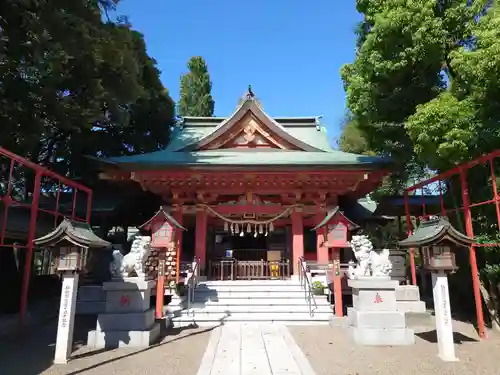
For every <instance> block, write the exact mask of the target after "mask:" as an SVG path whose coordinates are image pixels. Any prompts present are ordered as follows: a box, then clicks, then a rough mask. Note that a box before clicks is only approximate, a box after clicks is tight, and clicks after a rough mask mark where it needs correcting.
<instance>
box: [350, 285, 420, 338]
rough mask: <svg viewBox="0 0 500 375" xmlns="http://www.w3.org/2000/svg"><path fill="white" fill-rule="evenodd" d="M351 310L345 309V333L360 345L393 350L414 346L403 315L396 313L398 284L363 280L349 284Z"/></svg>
mask: <svg viewBox="0 0 500 375" xmlns="http://www.w3.org/2000/svg"><path fill="white" fill-rule="evenodd" d="M348 285H349V286H350V287H351V288H352V301H353V307H352V308H350V309H348V312H347V314H348V318H347V320H348V330H349V332H350V334H351V335H352V337H353V339H354V341H355V342H356V343H357V344H361V345H375V346H389V345H390V346H394V345H410V344H414V343H415V335H414V332H413V330H411V329H408V328H407V326H406V318H405V313H404V312H401V311H398V310H397V302H396V288H397V287H398V285H399V282H398V281H397V280H391V279H390V278H382V277H365V278H358V279H351V280H348Z"/></svg>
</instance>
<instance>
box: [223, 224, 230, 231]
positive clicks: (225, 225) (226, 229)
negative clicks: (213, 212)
mask: <svg viewBox="0 0 500 375" xmlns="http://www.w3.org/2000/svg"><path fill="white" fill-rule="evenodd" d="M227 231H229V224H228V223H227V221H224V232H227Z"/></svg>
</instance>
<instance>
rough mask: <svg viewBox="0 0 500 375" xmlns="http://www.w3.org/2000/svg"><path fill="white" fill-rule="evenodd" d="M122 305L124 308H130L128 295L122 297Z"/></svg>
mask: <svg viewBox="0 0 500 375" xmlns="http://www.w3.org/2000/svg"><path fill="white" fill-rule="evenodd" d="M120 305H121V306H122V307H128V306H129V305H130V297H129V295H128V294H124V295H122V296H121V297H120Z"/></svg>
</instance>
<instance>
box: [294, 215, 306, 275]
mask: <svg viewBox="0 0 500 375" xmlns="http://www.w3.org/2000/svg"><path fill="white" fill-rule="evenodd" d="M292 254H293V255H292V259H293V274H294V275H298V274H299V268H298V267H299V258H300V257H303V256H304V225H303V222H302V209H301V208H297V207H296V208H294V210H293V212H292Z"/></svg>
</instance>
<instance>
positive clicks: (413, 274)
mask: <svg viewBox="0 0 500 375" xmlns="http://www.w3.org/2000/svg"><path fill="white" fill-rule="evenodd" d="M404 200H405V217H406V230H407V234H408V237H409V236H411V234H412V233H413V232H412V225H411V218H410V205H409V203H408V190H405V193H404ZM410 269H411V284H412V285H417V271H416V266H415V249H410Z"/></svg>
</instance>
